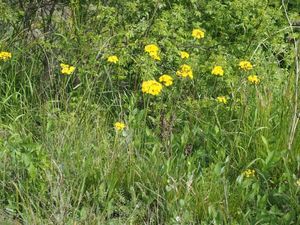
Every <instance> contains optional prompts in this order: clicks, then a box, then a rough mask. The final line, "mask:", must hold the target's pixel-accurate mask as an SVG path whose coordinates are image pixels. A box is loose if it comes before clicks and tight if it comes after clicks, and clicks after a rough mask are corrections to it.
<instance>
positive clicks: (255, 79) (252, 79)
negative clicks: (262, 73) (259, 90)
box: [248, 75, 260, 84]
mask: <svg viewBox="0 0 300 225" xmlns="http://www.w3.org/2000/svg"><path fill="white" fill-rule="evenodd" d="M248 81H249V83H250V84H259V83H260V79H259V78H258V76H256V75H250V76H248Z"/></svg>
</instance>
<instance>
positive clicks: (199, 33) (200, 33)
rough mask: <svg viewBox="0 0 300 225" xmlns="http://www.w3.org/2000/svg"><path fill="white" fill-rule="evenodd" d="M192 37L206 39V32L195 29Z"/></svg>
mask: <svg viewBox="0 0 300 225" xmlns="http://www.w3.org/2000/svg"><path fill="white" fill-rule="evenodd" d="M192 36H193V37H194V38H197V39H201V38H204V31H203V30H201V29H194V30H193V32H192Z"/></svg>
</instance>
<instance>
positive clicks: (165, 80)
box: [159, 74, 173, 87]
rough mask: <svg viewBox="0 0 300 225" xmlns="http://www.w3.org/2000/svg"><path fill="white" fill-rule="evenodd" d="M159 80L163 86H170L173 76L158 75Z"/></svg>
mask: <svg viewBox="0 0 300 225" xmlns="http://www.w3.org/2000/svg"><path fill="white" fill-rule="evenodd" d="M159 82H160V83H163V84H164V85H165V86H167V87H168V86H170V85H172V84H173V78H172V77H171V76H169V75H167V74H164V75H162V76H160V78H159Z"/></svg>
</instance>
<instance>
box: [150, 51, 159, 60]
mask: <svg viewBox="0 0 300 225" xmlns="http://www.w3.org/2000/svg"><path fill="white" fill-rule="evenodd" d="M149 55H150V57H151V58H152V59H155V60H158V61H160V57H159V55H158V53H157V52H150V53H149Z"/></svg>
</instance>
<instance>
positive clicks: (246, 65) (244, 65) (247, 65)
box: [239, 61, 253, 71]
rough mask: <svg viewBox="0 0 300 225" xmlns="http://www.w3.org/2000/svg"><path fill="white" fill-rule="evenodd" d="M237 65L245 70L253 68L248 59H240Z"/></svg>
mask: <svg viewBox="0 0 300 225" xmlns="http://www.w3.org/2000/svg"><path fill="white" fill-rule="evenodd" d="M239 66H240V69H241V70H245V71H247V70H252V68H253V66H252V64H251V62H249V61H240V63H239Z"/></svg>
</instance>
